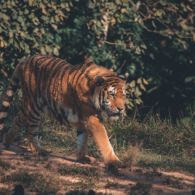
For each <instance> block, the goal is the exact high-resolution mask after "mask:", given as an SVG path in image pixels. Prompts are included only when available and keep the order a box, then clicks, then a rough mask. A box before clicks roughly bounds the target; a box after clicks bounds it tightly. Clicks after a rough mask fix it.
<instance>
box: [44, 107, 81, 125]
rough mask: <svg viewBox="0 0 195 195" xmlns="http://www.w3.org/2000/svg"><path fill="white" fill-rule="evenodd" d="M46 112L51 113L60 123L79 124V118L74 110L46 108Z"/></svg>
mask: <svg viewBox="0 0 195 195" xmlns="http://www.w3.org/2000/svg"><path fill="white" fill-rule="evenodd" d="M44 112H47V113H51V114H52V116H54V117H55V118H56V119H57V120H58V121H59V122H61V123H63V124H72V125H74V124H77V123H78V122H79V116H78V114H77V113H76V112H74V111H73V109H72V108H68V107H66V108H60V107H57V108H56V109H53V108H52V107H48V106H45V107H44Z"/></svg>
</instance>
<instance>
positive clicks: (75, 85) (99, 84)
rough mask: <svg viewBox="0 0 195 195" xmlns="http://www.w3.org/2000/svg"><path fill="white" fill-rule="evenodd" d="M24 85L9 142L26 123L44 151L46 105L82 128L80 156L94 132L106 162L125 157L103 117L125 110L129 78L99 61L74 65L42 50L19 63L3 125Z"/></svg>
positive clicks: (33, 143)
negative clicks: (42, 119) (115, 145)
mask: <svg viewBox="0 0 195 195" xmlns="http://www.w3.org/2000/svg"><path fill="white" fill-rule="evenodd" d="M19 85H20V87H21V89H22V94H23V97H22V103H23V106H22V109H21V112H20V114H19V115H18V116H16V118H15V119H14V122H13V125H12V128H11V129H10V130H9V131H8V132H6V134H5V137H4V143H5V144H6V145H9V144H11V143H12V142H13V141H14V138H15V136H16V135H17V132H18V131H19V130H20V127H21V126H22V125H25V127H26V128H27V131H28V138H29V141H30V145H31V149H32V150H35V151H38V150H39V149H40V148H39V147H38V143H37V141H36V140H35V137H36V135H37V133H38V130H39V125H40V117H41V114H42V113H43V112H44V111H45V108H46V109H47V110H48V111H49V112H50V113H52V114H53V116H54V117H55V118H56V119H57V120H58V121H60V122H61V123H63V124H71V125H74V126H76V127H77V128H78V129H80V132H81V133H80V134H82V137H80V143H79V147H78V153H77V157H78V159H82V158H83V157H84V156H85V154H86V152H85V150H86V145H87V138H88V135H89V134H91V135H92V137H93V138H94V140H95V142H96V144H97V146H98V148H99V150H100V152H101V154H102V156H103V159H104V162H105V163H108V164H109V163H113V162H118V161H119V160H118V157H117V156H116V155H115V153H114V151H113V148H112V146H111V144H110V142H109V139H108V136H107V133H106V129H105V127H104V125H103V123H102V122H101V119H102V116H103V115H102V113H106V115H108V118H113V119H118V118H119V117H120V116H122V115H124V110H125V95H124V87H125V82H124V81H123V80H122V79H120V78H119V77H118V76H117V75H116V74H115V73H114V72H113V71H111V70H109V69H106V68H104V67H101V66H97V65H96V64H94V63H93V62H85V63H84V64H81V65H77V66H73V65H71V64H69V63H67V62H66V61H64V60H62V59H59V58H53V57H47V56H41V55H36V56H33V57H30V58H27V59H26V60H24V61H22V62H21V63H19V64H18V65H17V67H16V69H15V71H14V73H13V76H12V78H11V80H10V84H9V86H8V88H7V90H6V92H5V94H4V97H3V103H2V108H1V110H0V128H1V127H2V129H3V127H4V119H5V118H6V116H7V111H8V109H9V107H10V103H11V101H12V97H13V94H14V92H15V91H16V89H17V88H18V86H19ZM5 102H6V103H5ZM78 137H79V135H78Z"/></svg>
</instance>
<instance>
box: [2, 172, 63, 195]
mask: <svg viewBox="0 0 195 195" xmlns="http://www.w3.org/2000/svg"><path fill="white" fill-rule="evenodd" d="M2 182H3V183H4V182H6V183H7V182H11V183H12V182H14V183H22V184H23V185H24V187H27V188H29V189H30V190H31V191H33V192H36V193H37V195H45V194H47V195H55V194H56V193H57V191H58V189H59V186H58V181H57V180H56V178H55V177H53V176H49V175H46V174H44V175H43V174H39V173H29V171H26V170H18V171H15V172H13V173H11V174H10V175H6V176H4V177H3V178H2Z"/></svg>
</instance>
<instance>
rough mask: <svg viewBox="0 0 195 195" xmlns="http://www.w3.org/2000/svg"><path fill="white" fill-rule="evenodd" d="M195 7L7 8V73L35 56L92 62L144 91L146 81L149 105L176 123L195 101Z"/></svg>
mask: <svg viewBox="0 0 195 195" xmlns="http://www.w3.org/2000/svg"><path fill="white" fill-rule="evenodd" d="M194 7H195V5H194V3H193V1H190V0H187V1H185V2H183V1H174V0H172V1H167V0H165V1H154V2H153V1H152V2H151V1H149V0H148V1H128V0H117V1H115V2H112V1H108V0H100V1H97V0H87V1H85V0H80V1H78V0H65V1H62V0H59V1H52V2H50V3H48V1H46V0H42V1H35V0H28V1H19V0H2V2H1V11H0V19H1V21H2V22H1V23H0V65H1V68H2V69H3V70H6V71H7V72H12V70H13V68H14V66H15V65H16V64H17V62H18V60H19V59H20V58H22V57H26V56H28V55H34V54H36V53H41V54H44V55H54V56H59V57H61V58H66V59H67V60H68V61H70V62H71V63H73V64H77V63H81V62H82V60H83V58H84V56H85V55H90V56H92V57H93V59H94V61H95V62H96V63H98V64H102V65H104V66H107V67H110V68H111V67H112V68H113V69H114V70H116V71H117V72H118V73H119V74H121V75H123V77H125V76H126V77H127V81H132V80H133V81H134V82H136V83H137V82H138V79H139V82H140V83H139V86H144V88H145V83H146V82H145V80H144V79H143V78H146V80H148V81H149V86H148V88H147V89H148V90H147V93H146V95H145V96H144V101H145V105H146V106H153V109H154V110H159V111H160V112H161V113H162V114H166V115H167V113H170V114H171V115H173V116H174V117H177V116H178V114H180V112H183V111H186V108H187V107H188V106H191V105H192V104H193V101H194V90H193V85H194V82H195V77H194V74H193V70H194V67H193V63H194V61H195V60H194V58H195V57H194V54H193V51H194V49H195V44H194V41H195V33H194V32H195V31H194V30H195V28H194V14H193V13H194ZM142 90H143V89H142V87H137V89H136V88H134V91H136V93H137V94H140V95H141V94H142ZM133 93H134V92H133ZM131 95H132V94H131ZM134 95H135V94H134ZM140 95H139V97H138V96H133V98H132V97H131V98H130V100H133V101H132V102H133V103H132V104H131V105H130V108H132V107H133V106H135V104H140V103H141V99H140ZM129 97H130V96H129ZM134 100H137V101H134Z"/></svg>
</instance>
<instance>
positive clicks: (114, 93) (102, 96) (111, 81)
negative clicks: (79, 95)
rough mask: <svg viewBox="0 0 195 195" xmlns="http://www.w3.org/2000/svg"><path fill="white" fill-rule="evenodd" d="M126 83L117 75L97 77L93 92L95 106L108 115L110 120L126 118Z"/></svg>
mask: <svg viewBox="0 0 195 195" xmlns="http://www.w3.org/2000/svg"><path fill="white" fill-rule="evenodd" d="M125 84H126V83H125V81H124V80H122V79H121V78H119V77H118V76H117V75H115V74H113V75H105V76H97V77H96V78H95V87H94V90H93V91H94V92H93V104H94V106H95V108H96V109H97V110H99V111H100V112H103V113H106V115H107V116H108V118H109V119H110V120H118V119H120V118H123V117H124V116H125V96H126V93H125Z"/></svg>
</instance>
